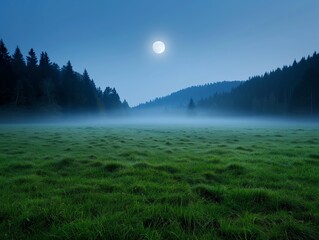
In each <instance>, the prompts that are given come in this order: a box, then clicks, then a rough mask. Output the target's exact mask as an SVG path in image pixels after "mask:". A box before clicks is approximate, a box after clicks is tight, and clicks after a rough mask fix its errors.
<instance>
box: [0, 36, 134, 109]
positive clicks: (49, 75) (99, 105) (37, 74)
mask: <svg viewBox="0 0 319 240" xmlns="http://www.w3.org/2000/svg"><path fill="white" fill-rule="evenodd" d="M26 60H27V61H26V62H25V61H24V57H23V55H22V53H21V50H20V48H19V47H17V48H16V49H15V52H14V54H13V55H12V57H11V56H10V55H9V52H8V50H7V48H6V47H5V44H4V42H3V41H2V40H0V108H3V107H4V106H5V108H6V110H10V109H12V108H13V106H15V107H18V108H20V107H21V108H23V109H24V111H25V110H31V111H32V112H36V111H40V112H43V111H44V112H52V113H57V112H62V113H73V112H80V111H85V112H98V111H105V110H106V111H111V110H112V111H113V110H120V109H123V106H128V104H127V102H126V101H125V102H123V103H122V102H121V101H120V97H119V95H118V94H117V92H116V90H115V89H114V88H110V87H107V88H106V91H104V93H103V92H102V91H101V89H100V88H97V87H96V86H95V83H94V81H93V80H92V79H90V77H89V74H88V72H87V71H86V70H84V72H83V74H79V73H77V72H75V71H74V70H73V67H72V64H71V62H70V61H68V62H67V64H66V65H65V66H63V67H62V69H60V67H59V66H58V65H57V64H55V63H52V62H51V60H50V58H49V56H48V54H47V53H46V52H42V53H41V54H40V60H39V62H38V59H37V55H36V53H35V51H34V50H33V48H31V50H30V51H29V52H28V55H27V57H26Z"/></svg>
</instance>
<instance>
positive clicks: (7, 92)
mask: <svg viewBox="0 0 319 240" xmlns="http://www.w3.org/2000/svg"><path fill="white" fill-rule="evenodd" d="M12 80H13V72H12V68H11V57H10V55H9V52H8V49H7V48H6V46H5V45H4V42H3V41H2V39H1V40H0V105H3V104H8V103H10V101H11V100H12V92H13V90H14V82H13V81H12Z"/></svg>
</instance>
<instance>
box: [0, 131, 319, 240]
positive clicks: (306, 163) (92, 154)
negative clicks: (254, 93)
mask: <svg viewBox="0 0 319 240" xmlns="http://www.w3.org/2000/svg"><path fill="white" fill-rule="evenodd" d="M0 182H1V184H0V239H296V240H297V239H307V240H309V239H314V240H315V239H319V128H314V127H300V126H299V127H293V126H290V127H286V128H282V127H277V128H276V127H272V128H270V127H262V126H259V127H256V128H254V127H247V126H243V127H231V126H215V127H214V126H208V125H207V126H200V127H195V126H186V125H185V126H169V125H162V126H152V125H148V126H145V127H142V126H141V125H139V126H138V125H136V126H133V125H131V126H130V125H126V126H120V125H118V126H116V125H114V126H97V127H85V126H73V127H72V126H52V125H47V126H45V125H42V126H32V125H29V126H28V125H16V126H0Z"/></svg>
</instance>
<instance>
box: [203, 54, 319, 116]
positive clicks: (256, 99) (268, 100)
mask: <svg viewBox="0 0 319 240" xmlns="http://www.w3.org/2000/svg"><path fill="white" fill-rule="evenodd" d="M198 107H199V108H201V109H204V110H211V111H213V112H220V111H223V112H225V111H226V112H237V113H238V112H240V113H243V114H266V115H319V54H317V53H316V52H315V53H314V54H313V55H312V56H308V57H307V59H306V58H302V59H301V60H300V61H299V62H296V61H294V62H293V64H292V65H290V66H284V67H283V68H278V69H276V70H275V71H271V72H266V73H265V74H264V75H261V76H255V77H252V78H250V79H249V80H248V81H246V82H244V83H243V84H241V85H239V86H238V87H237V88H234V89H233V90H232V91H230V92H228V93H220V94H217V95H215V96H211V97H208V98H204V97H203V99H202V100H200V101H199V103H198Z"/></svg>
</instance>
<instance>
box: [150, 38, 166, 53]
mask: <svg viewBox="0 0 319 240" xmlns="http://www.w3.org/2000/svg"><path fill="white" fill-rule="evenodd" d="M153 51H154V53H156V54H162V53H163V52H165V43H163V42H162V41H156V42H154V43H153Z"/></svg>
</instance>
